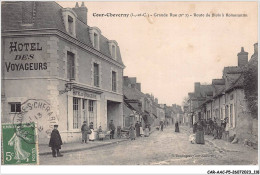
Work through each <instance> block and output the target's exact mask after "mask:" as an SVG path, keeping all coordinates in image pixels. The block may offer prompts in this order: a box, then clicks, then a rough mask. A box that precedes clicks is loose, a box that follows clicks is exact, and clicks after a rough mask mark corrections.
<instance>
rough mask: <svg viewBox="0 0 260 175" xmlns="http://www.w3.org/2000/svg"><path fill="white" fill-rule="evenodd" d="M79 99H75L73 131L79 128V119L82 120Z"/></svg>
mask: <svg viewBox="0 0 260 175" xmlns="http://www.w3.org/2000/svg"><path fill="white" fill-rule="evenodd" d="M79 101H80V99H79V98H75V97H73V129H78V128H79V123H80V121H79V119H80V111H79Z"/></svg>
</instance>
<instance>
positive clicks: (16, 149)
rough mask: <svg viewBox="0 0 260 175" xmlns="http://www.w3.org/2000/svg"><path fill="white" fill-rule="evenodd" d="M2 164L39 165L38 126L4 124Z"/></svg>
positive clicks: (34, 124)
mask: <svg viewBox="0 0 260 175" xmlns="http://www.w3.org/2000/svg"><path fill="white" fill-rule="evenodd" d="M2 164H5V165H22V164H39V156H38V137H37V124H36V123H34V122H31V123H18V124H2Z"/></svg>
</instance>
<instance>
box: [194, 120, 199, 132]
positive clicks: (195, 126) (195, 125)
mask: <svg viewBox="0 0 260 175" xmlns="http://www.w3.org/2000/svg"><path fill="white" fill-rule="evenodd" d="M197 125H198V124H197V122H195V123H194V124H193V133H194V134H195V133H196V131H197Z"/></svg>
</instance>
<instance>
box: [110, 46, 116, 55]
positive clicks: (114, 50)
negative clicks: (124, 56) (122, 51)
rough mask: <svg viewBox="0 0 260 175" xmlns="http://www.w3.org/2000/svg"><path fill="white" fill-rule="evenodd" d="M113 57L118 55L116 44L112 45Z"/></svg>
mask: <svg viewBox="0 0 260 175" xmlns="http://www.w3.org/2000/svg"><path fill="white" fill-rule="evenodd" d="M111 55H112V58H115V57H116V47H115V46H114V45H112V54H111Z"/></svg>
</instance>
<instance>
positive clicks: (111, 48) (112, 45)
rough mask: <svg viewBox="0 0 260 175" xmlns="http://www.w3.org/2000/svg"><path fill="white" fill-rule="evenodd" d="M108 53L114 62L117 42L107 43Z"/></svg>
mask: <svg viewBox="0 0 260 175" xmlns="http://www.w3.org/2000/svg"><path fill="white" fill-rule="evenodd" d="M108 44H109V51H110V54H111V57H112V58H113V59H114V60H116V59H117V56H116V48H117V42H116V41H109V42H108Z"/></svg>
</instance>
